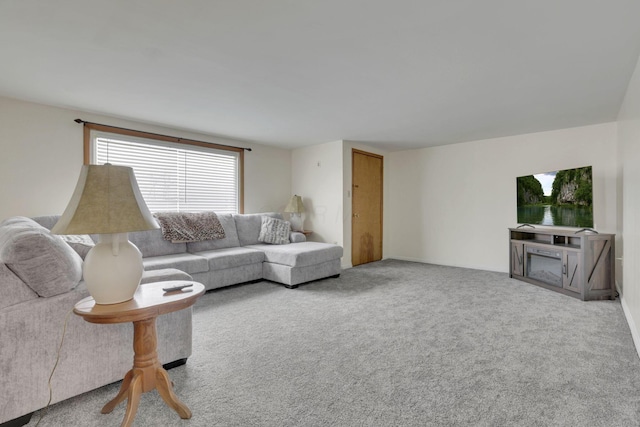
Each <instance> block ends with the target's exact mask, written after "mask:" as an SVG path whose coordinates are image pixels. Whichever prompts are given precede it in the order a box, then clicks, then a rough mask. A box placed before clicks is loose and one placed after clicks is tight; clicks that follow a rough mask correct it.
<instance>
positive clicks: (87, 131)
mask: <svg viewBox="0 0 640 427" xmlns="http://www.w3.org/2000/svg"><path fill="white" fill-rule="evenodd" d="M104 133H107V134H112V135H117V136H121V137H127V136H128V137H133V138H144V139H149V140H155V141H160V142H165V143H166V142H171V143H176V144H184V145H191V146H197V147H204V148H211V149H215V150H223V151H231V152H234V153H237V154H238V213H240V214H242V213H244V150H245V149H244V148H240V147H231V146H227V145H220V144H216V143H210V142H204V141H196V140H193V139H185V138H178V137H173V136H168V135H160V134H156V133H151V132H144V131H138V130H133V129H124V128H119V127H115V126H108V125H101V124H96V123H87V122H85V123H84V135H83V140H84V156H83V162H84V164H85V165H89V164H91V155H92V153H91V142H92V139H93V137H94V135H95V136H97V135H98V134H100V136H104Z"/></svg>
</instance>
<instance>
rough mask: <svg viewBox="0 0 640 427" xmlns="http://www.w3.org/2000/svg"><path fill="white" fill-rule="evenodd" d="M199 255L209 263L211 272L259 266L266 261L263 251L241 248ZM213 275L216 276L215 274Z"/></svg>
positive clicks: (205, 252)
mask: <svg viewBox="0 0 640 427" xmlns="http://www.w3.org/2000/svg"><path fill="white" fill-rule="evenodd" d="M198 255H200V256H202V257H204V258H206V259H207V260H208V261H209V271H214V270H224V269H225V268H233V267H240V266H243V265H250V264H259V263H261V262H262V261H264V253H263V252H262V251H257V250H254V249H247V248H240V247H238V248H225V249H216V250H214V251H204V252H198ZM212 274H215V272H214V273H212Z"/></svg>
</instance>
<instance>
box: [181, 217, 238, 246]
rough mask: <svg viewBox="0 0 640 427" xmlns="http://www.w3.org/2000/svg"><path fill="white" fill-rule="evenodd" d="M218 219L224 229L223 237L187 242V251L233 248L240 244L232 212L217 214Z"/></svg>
mask: <svg viewBox="0 0 640 427" xmlns="http://www.w3.org/2000/svg"><path fill="white" fill-rule="evenodd" d="M218 220H219V221H220V224H221V225H222V228H223V229H224V238H222V239H214V240H203V241H201V242H189V243H187V251H189V252H191V253H196V252H202V251H211V250H214V249H223V248H233V247H238V246H240V241H239V240H238V232H237V231H236V222H235V220H234V219H233V215H232V214H221V215H218Z"/></svg>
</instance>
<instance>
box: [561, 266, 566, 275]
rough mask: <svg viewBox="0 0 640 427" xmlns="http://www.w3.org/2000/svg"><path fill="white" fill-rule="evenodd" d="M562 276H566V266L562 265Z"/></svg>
mask: <svg viewBox="0 0 640 427" xmlns="http://www.w3.org/2000/svg"><path fill="white" fill-rule="evenodd" d="M562 274H564V275H565V276H566V275H567V264H562Z"/></svg>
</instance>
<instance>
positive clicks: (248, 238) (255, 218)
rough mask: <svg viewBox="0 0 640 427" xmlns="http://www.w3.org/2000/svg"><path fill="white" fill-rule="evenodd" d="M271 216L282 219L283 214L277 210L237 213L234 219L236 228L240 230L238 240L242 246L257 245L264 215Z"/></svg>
mask: <svg viewBox="0 0 640 427" xmlns="http://www.w3.org/2000/svg"><path fill="white" fill-rule="evenodd" d="M263 216H269V217H272V218H278V219H282V215H280V214H279V213H277V212H267V213H259V214H236V215H234V216H233V219H234V220H235V222H236V230H238V240H239V241H240V246H247V245H255V244H258V243H260V242H259V241H258V237H260V229H261V228H262V217H263Z"/></svg>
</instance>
